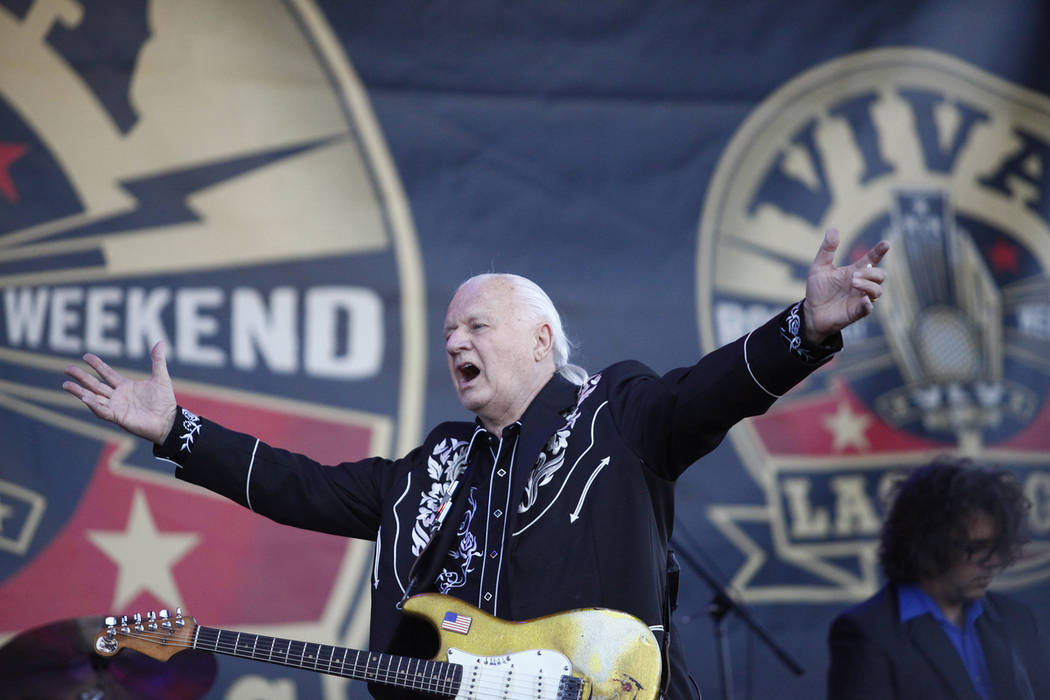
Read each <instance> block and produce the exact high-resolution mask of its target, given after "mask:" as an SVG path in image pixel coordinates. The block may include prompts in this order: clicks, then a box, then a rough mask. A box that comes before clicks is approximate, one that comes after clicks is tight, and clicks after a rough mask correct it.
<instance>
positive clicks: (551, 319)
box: [459, 272, 590, 385]
mask: <svg viewBox="0 0 1050 700" xmlns="http://www.w3.org/2000/svg"><path fill="white" fill-rule="evenodd" d="M491 279H495V280H504V281H506V282H509V283H510V285H511V288H512V289H513V290H514V295H515V296H516V297H517V300H518V302H519V303H520V304H521V307H522V309H524V310H526V311H527V312H528V313H529V314H530V317H531V318H533V319H536V320H539V321H542V322H544V323H546V324H548V325H549V326H550V327H551V336H552V339H551V340H552V342H551V354H552V355H553V356H554V371H555V372H557V373H558V374H560V375H561V376H563V377H565V378H566V379H568V380H569V381H570V382H572V383H573V384H576V385H580V384H583V383H584V382H585V381H587V377H588V376H590V375H588V373H587V370H585V369H584V368H583V367H580V366H579V365H574V364H571V363H570V362H569V354H570V352H571V351H572V348H573V343H572V341H570V340H569V337H568V336H567V335H566V334H565V329H564V328H563V327H562V325H561V316H560V315H559V314H558V310H557V309H556V308H554V302H552V301H551V298H550V297H549V296H547V293H546V292H545V291H543V290H542V289H541V288H540V286H539V285H538V284H536V283H535V282H533V281H532V280H530V279H528V278H527V277H522V276H521V275H513V274H510V273H505V272H486V273H483V274H480V275H475V276H474V277H471V278H470V279H468V280H466V281H465V282H463V284H461V285H459V288H460V289H462V288H463V287H465V286H466V285H467V284H469V283H471V282H478V281H483V280H491Z"/></svg>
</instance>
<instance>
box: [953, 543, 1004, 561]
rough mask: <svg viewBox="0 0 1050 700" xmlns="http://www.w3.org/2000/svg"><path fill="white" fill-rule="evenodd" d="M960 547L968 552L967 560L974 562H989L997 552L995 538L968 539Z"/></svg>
mask: <svg viewBox="0 0 1050 700" xmlns="http://www.w3.org/2000/svg"><path fill="white" fill-rule="evenodd" d="M960 549H962V551H963V553H964V554H966V561H968V562H970V563H972V564H982V565H983V564H987V563H988V562H990V561H991V560H992V558H993V557H994V556H995V554H996V551H995V540H992V539H980V540H967V541H966V542H963V543H962V544H961V545H960Z"/></svg>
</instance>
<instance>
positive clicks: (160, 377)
mask: <svg viewBox="0 0 1050 700" xmlns="http://www.w3.org/2000/svg"><path fill="white" fill-rule="evenodd" d="M150 359H151V360H152V361H153V373H152V376H151V377H150V378H149V379H142V380H138V381H136V380H131V379H128V378H127V377H125V376H124V375H122V374H121V373H120V372H118V371H116V370H115V369H113V368H112V367H110V366H109V365H107V364H106V363H105V362H103V361H102V358H100V357H98V356H97V355H92V354H91V353H88V354H87V355H84V362H86V363H87V364H88V366H89V367H91V369H93V370H95V372H97V373H98V376H97V377H96V376H95V375H93V374H91V373H90V372H87V371H85V370H84V369H83V368H81V367H78V366H76V365H70V366H69V367H66V374H67V375H68V376H69V377H71V378H72V379H73V380H74V381H65V382H62V388H63V389H65V390H66V391H68V392H69V393H70V394H72V395H73V396H76V397H77V398H78V399H80V400H81V401H83V402H84V405H85V406H87V407H88V408H89V409H91V412H92V413H94V414H95V415H96V416H98V417H99V418H102V419H103V420H108V421H110V422H111V423H115V424H117V425H119V426H120V427H121V428H123V429H124V430H126V431H128V432H129V433H131V434H132V435H138V436H139V437H143V438H146V439H147V440H150V441H151V442H154V443H156V444H161V443H163V442H164V438H166V437H167V436H168V433H169V432H170V431H171V427H172V426H173V425H175V390H174V389H173V388H172V385H171V377H169V376H168V363H167V362H166V361H165V359H164V343H163V342H159V343H157V344H156V345H154V346H153V349H152V350H151V351H150Z"/></svg>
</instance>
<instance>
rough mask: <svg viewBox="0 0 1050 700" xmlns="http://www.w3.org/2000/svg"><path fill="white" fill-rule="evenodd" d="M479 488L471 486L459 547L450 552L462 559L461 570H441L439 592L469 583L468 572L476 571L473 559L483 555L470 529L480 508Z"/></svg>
mask: <svg viewBox="0 0 1050 700" xmlns="http://www.w3.org/2000/svg"><path fill="white" fill-rule="evenodd" d="M477 490H478V488H477V487H476V486H471V487H470V494H469V495H468V496H467V512H466V513H464V514H463V521H462V522H461V523H460V525H459V530H457V531H456V534H457V535H459V547H458V548H456V549H454V550H452V551H451V552H449V556H450V557H452V558H453V559H455V560H460V566H459V571H452V570H450V569H448V568H445V569H443V570H442V571H441V573H440V574H439V575H438V577H437V587H438V592H439V593H448V592H449V591H450V590H452V589H453V588H462V587H463V586H464V585H465V584H466V583H467V574H469V573H472V572H473V571H474V567H472V566H471V564H472V563H473V560H474V559H475V558H480V557H481V552H479V551H478V540H477V538H476V537H474V533H472V532H471V531H470V524H471V522H472V521H473V520H474V514H475V513H476V512H477V510H478V502H477V499H476V498H475V497H474V495H475V493H476V492H477Z"/></svg>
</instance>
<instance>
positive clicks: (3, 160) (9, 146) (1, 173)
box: [0, 141, 29, 204]
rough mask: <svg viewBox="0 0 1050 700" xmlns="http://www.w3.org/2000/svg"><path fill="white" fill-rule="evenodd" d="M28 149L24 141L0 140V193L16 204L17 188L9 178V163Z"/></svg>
mask: <svg viewBox="0 0 1050 700" xmlns="http://www.w3.org/2000/svg"><path fill="white" fill-rule="evenodd" d="M28 150H29V146H27V145H26V144H24V143H4V142H2V141H0V194H3V195H4V197H5V198H6V199H7V201H9V202H11V204H18V190H16V189H15V182H14V180H12V179H11V164H12V163H14V162H15V161H16V160H18V159H19V158H21V157H22V156H24V155H25V154H26V151H28Z"/></svg>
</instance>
